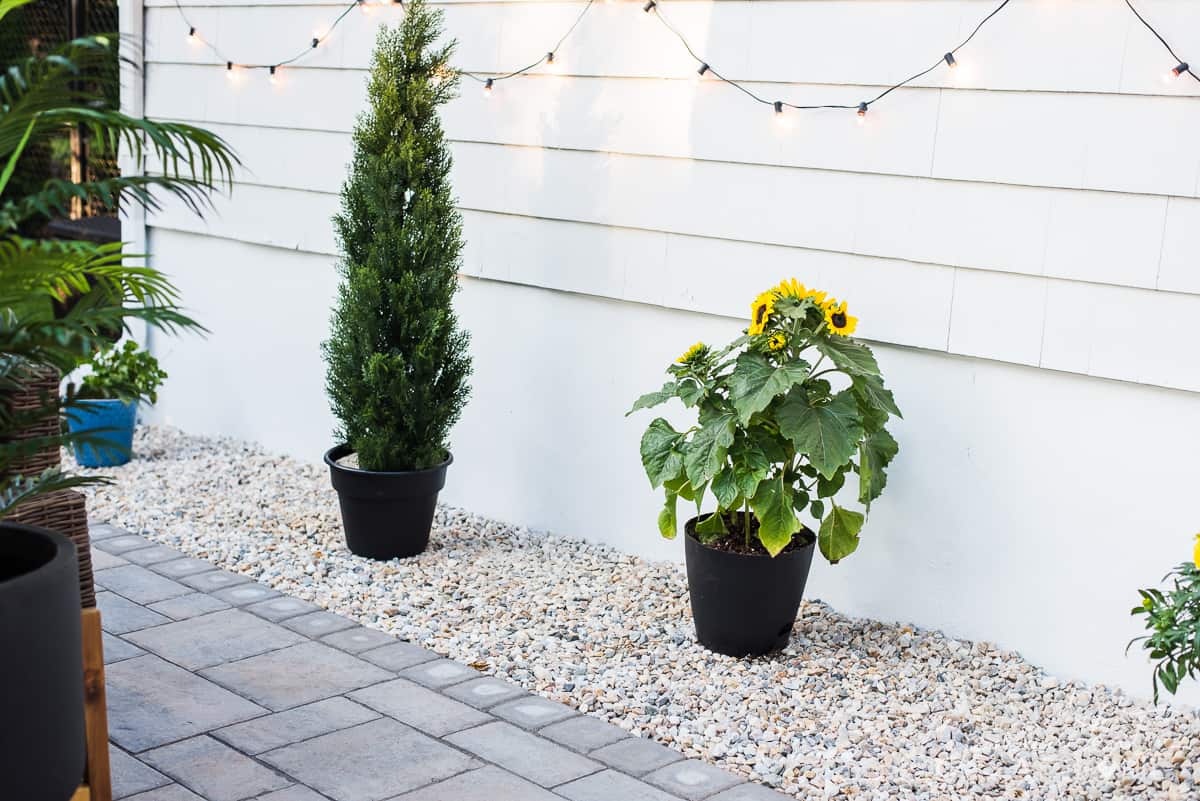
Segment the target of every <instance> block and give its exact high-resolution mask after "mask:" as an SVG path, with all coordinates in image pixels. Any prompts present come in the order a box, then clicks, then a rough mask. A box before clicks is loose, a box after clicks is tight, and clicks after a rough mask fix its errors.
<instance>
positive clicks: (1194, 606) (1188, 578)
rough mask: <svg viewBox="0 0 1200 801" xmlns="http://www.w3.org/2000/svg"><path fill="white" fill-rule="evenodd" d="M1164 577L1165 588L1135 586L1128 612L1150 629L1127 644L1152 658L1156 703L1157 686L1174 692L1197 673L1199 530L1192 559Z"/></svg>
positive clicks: (1199, 663) (1199, 662)
mask: <svg viewBox="0 0 1200 801" xmlns="http://www.w3.org/2000/svg"><path fill="white" fill-rule="evenodd" d="M1166 579H1170V580H1171V585H1172V586H1171V589H1169V590H1167V591H1166V592H1163V591H1162V590H1159V589H1155V588H1150V589H1146V590H1138V593H1139V594H1140V595H1141V596H1142V602H1141V603H1140V604H1138V605H1137V606H1135V607H1134V608H1133V610H1132V612H1131V614H1133V615H1145V617H1146V629H1147V630H1148V631H1149V632H1150V633H1149V634H1146V635H1144V636H1141V637H1135V638H1134V639H1133V640H1131V641H1130V643H1129V647H1132V646H1133V644H1134V643H1138V642H1140V643H1141V644H1142V648H1143V649H1145V650H1147V651H1149V652H1150V658H1151V659H1152V660H1154V662H1155V664H1154V672H1153V674H1152V678H1151V683H1152V686H1153V687H1154V703H1156V704H1157V703H1158V693H1159V689H1160V688H1163V689H1166V691H1167V692H1169V693H1171V694H1172V695H1174V694H1175V691H1176V690H1177V689H1179V683H1180V682H1181V681H1183V680H1184V679H1185V678H1190V679H1195V678H1196V677H1197V675H1200V534H1197V535H1196V541H1195V545H1194V546H1193V550H1192V561H1191V562H1183V563H1181V564H1179V565H1178V566H1176V567H1175V569H1174V570H1172V571H1171V572H1170V573H1168V574H1167V575H1166V577H1165V578H1164V580H1166ZM1129 647H1126V649H1125V650H1126V651H1128V650H1129Z"/></svg>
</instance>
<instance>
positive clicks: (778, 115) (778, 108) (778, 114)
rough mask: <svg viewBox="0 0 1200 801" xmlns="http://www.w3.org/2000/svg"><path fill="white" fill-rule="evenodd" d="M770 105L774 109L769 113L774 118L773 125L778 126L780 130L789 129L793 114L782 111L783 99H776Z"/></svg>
mask: <svg viewBox="0 0 1200 801" xmlns="http://www.w3.org/2000/svg"><path fill="white" fill-rule="evenodd" d="M771 107H772V108H774V109H775V113H774V114H772V115H771V116H772V117H774V118H775V127H777V128H779V129H781V130H789V129H791V127H792V122H793V120H792V118H793V117H794V116H795V115H794V114H786V113H784V111H785V109H784V107H783V101H782V100H776V101H775V102H774V103H772V104H771Z"/></svg>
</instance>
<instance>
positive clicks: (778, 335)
mask: <svg viewBox="0 0 1200 801" xmlns="http://www.w3.org/2000/svg"><path fill="white" fill-rule="evenodd" d="M767 347H768V348H770V349H771V350H783V349H784V348H785V347H787V337H785V336H784V335H783V332H781V331H776V332H775V333H774V334H771V338H770V339H768V340H767ZM1198 547H1200V546H1198Z"/></svg>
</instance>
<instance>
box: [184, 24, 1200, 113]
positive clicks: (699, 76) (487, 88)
mask: <svg viewBox="0 0 1200 801" xmlns="http://www.w3.org/2000/svg"><path fill="white" fill-rule="evenodd" d="M174 1H175V8H176V10H177V11H178V12H179V15H180V17H182V18H183V21H184V23H185V24H186V25H188V39H189V40H190V41H193V42H202V43H203V44H205V45H206V46H207V47H208V48H209V49H210V50H212V51H213V53H215V54H216V55H217V56H218V58H219V59H220V60H223V61H225V69H226V72H227V73H228V75H229V77H230V79H231V80H233V79H235V70H234V67H235V66H236V67H238V68H239V69H267V71H268V75H269V78H270V79H271V81H272V82H274V81H275V79H276V78H277V75H276V70H277V68H279V67H282V66H283V65H285V64H291V63H292V62H295V61H297V60H299V59H301V58H303V57H304V56H305V55H306V54H308V53H310V52H312V50H314V49H316V48H317V47H318V46H320V44H321V43H322V42H323V41H324V40H325V39H326V38H327V37H329V36H330V35H331V34H332V33H333V29H334V28H336V27H337V26H338V24H339V23H341V22H342V20H343V19H345V17H346V15H347V14H348V13H349V12H350V11H351V9H353V8H354V7H356V6H357V7H359V8H361V9H362V10H363V12H364V13H369V12H370V10H371V8H370V6H371V5H372V3H371V0H352V2H350V3H349V4H348V5H347V6H346V7H345V8H344V9H343V10H342V12H341V14H339V15H338V16H337V18H335V19H334V21H333V22H332V24H330V26H329V27H328V28H327V29H326V30H325V32H324V33H319V34H317V35H314V36H313V38H312V40H311V45H310V47H308V48H305V50H303V51H301V52H299V53H297V54H296V55H294V56H292V57H291V58H288V59H284V60H282V61H277V62H275V63H273V64H271V63H267V64H235V62H234V61H233V60H231V59H227V58H225V57H224V56H223V55H222V54H221V52H220V51H219V50H218V49H217V47H216V46H215V45H214V44H212V43H211V42H206V41H204V40H202V39H200V37H199V36H197V34H196V28H195V26H193V25H191V23H190V21H189V20H188V17H187V14H186V13H185V11H184V9H183V6H182V5H180V2H179V0H174ZM379 1H380V2H381V3H385V2H387V0H379ZM1124 1H1125V5H1126V6H1128V7H1129V10H1130V11H1131V12H1133V14H1134V16H1136V17H1137V19H1138V21H1139V22H1141V23H1142V25H1144V26H1145V27H1146V29H1147V30H1149V31H1150V32H1151V33H1152V34H1153V35H1154V36H1155V38H1157V39H1158V41H1159V42H1160V43H1161V44H1162V46H1163V47H1164V48H1165V49H1166V50H1167V52H1168V53H1170V55H1171V57H1172V58H1173V59H1175V62H1176V66H1175V67H1173V68H1172V69H1171V70H1170V72H1168V73H1167V74H1166V76H1164V80H1170V79H1174V78H1179V77H1181V76H1183V75H1184V74H1187V75H1190V76H1191V77H1192V78H1194V79H1196V80H1197V81H1200V75H1197V74H1196V73H1195V72H1194V71H1193V70H1192V69H1191V67H1190V66H1189V65H1188V63H1187V62H1186V61H1184V60H1183V59H1181V58H1179V56H1178V55H1176V53H1175V51H1174V50H1173V49H1172V48H1171V45H1170V44H1169V43H1168V42H1167V40H1166V39H1164V38H1163V36H1162V35H1161V34H1160V33H1159V32H1158V31H1157V30H1156V29H1155V28H1154V26H1153V25H1151V24H1150V22H1149V21H1148V20H1147V19H1146V18H1145V17H1144V16H1142V14H1141V13H1140V12H1139V11H1138V10H1137V8H1136V7H1135V6H1134V5H1133V2H1132V0H1124ZM392 2H393V3H395V4H398V5H400V6H401V7H403V6H404V0H392ZM594 2H595V0H587V2H586V3H585V4H584V6H583V9H582V10H581V11H580V12H579V16H577V17H576V18H575V20H574V22H572V23H571V26H570V27H569V28H568V29H567V31H566V33H564V34H563V35H562V37H561V38H560V39H559V40H558V43H557V44H556V45H555V47H554V48H553V49H551V50H549V51H547V53H546V55H545V56H543V57H542V58H540V59H538V60H537V61H535V62H533V63H532V64H530V65H528V66H526V67H522V68H521V69H518V70H514V71H512V72H510V73H507V74H505V75H497V76H491V77H486V78H485V77H483V76H481V75H477V74H475V73H472V72H468V71H466V70H458V71H457V72H458V74H459V75H462V76H464V77H467V78H470V79H472V80H475V81H478V82H480V83H482V84H483V92H484V94H485V95H487V96H490V95H491V94H492V90H493V87H494V86H495V82H496V81H502V80H507V79H509V78H515V77H517V76H518V75H523V74H525V73H527V72H529V71H531V70H533V69H535V68H537V67H538V66H540V65H542V64H546V65H553V64H554V63H555V53H556V52H557V51H558V49H559V48H560V47H561V46H562V44H563V42H565V41H566V40H567V38H568V37H569V36H570V35H571V34H572V33H573V32H574V30H575V29H576V28H577V27H578V26H579V23H580V22H581V21H582V20H583V18H584V16H585V15H586V14H587V12H588V10H589V9H591V7H592V4H593V3H594ZM606 2H613V0H606ZM1011 2H1012V0H1001V1H1000V3H999V4H998V5H997V6H996V7H995V8H993V9H992V11H991V12H990V13H988V14H987V15H986V16H985V17H984V18H983V19H981V20H980V21H979V23H978V24H977V25H976V26H975V27H974V29H972V31H971V33H970V34H969V35H968V36H967V37H966V38H965V39H964V40H963V41H962V42H961V43H959V45H958V46H957V47H954V48H952V49H951V50H948V51H946V53H944V54H943V55H942V57H941V58H939V59H938V60H937V62H935V63H934V64H932V65H931V66H929V67H927V68H926V69H924V70H922V71H920V72H918V73H916V74H915V75H912V76H911V77H909V78H906V79H905V80H903V81H901V82H900V83H897V84H894V85H892V86H889V87H887V88H886V89H884V90H883V91H881V92H880V93H879V94H877V95H876V96H875V97H873V98H871V99H870V100H864V101H861V102H859V103H858V104H836V103H826V104H817V105H802V104H796V103H788V102H785V101H781V100H767V99H766V98H763V97H761V96H759V95H757V94H755V93H754V92H753V91H751V90H750V89H748V88H747V87H746V86H744V85H742V83H741V82H739V81H735V80H733V79H731V78H727V77H725V76H724V75H722V74H721V73H720V72H718V71H717V70H716V69H714V68H713V67H712V65H710V64H709V63H708V62H707V61H705V60H704V59H702V58H700V56H698V55H697V54H696V52H695V50H694V49H693V48H692V46H691V45H690V44H689V43H688V40H687V38H686V37H684V36H683V34H682V33H680V32H679V31H678V30H677V29H676V28H675V27H674V26H673V25H671V23H670V21H669V20H668V19H666V18H665V17H664V16H663V13H662V9H661V8H659V4H658V0H646V3H645V5H643V6H642V11H643V12H645V13H647V14H649V13H650V12H651V11H653V12H654V16H655V17H657V18H658V20H659V21H660V22H661V23H662V24H663V25H664V26H665V27H666V28H667V30H669V31H670V32H671V33H672V34H674V35H675V37H676V38H677V39H678V40H679V42H680V44H682V45H683V47H684V49H685V50H686V51H687V53H688V55H690V56H691V57H692V58H693V59H695V61H696V63H697V64H699V67H698V69H697V70H696V75H695V76H694V78H693V80H696V81H700V80H703V79H704V77H705V76H706V75H709V74H711V75H712V76H713V77H714V78H716V79H717V80H719V81H722V82H723V83H726V84H729V85H730V86H732V87H733V88H735V89H737V90H738V91H740V92H741V93H742V94H744V95H746V96H747V97H749V98H751V99H752V100H754V101H756V102H758V103H762V104H764V105H769V106H772V107H773V108H774V110H775V117H776V118H777V119H782V118H783V117H784V116H785V115H784V114H783V110H784V109H787V108H790V109H795V110H803V111H807V110H815V109H850V110H854V111H856V112H857V116H858V121H859V123H860V124H862V123H864V122H865V119H866V115H867V111H868V110H869V109H870V107H871V105H873V104H874V103H877V102H879V101H880V100H882V99H883V98H885V97H887V96H888V95H889V94H891V93H892V92H894V91H896V90H897V89H900V88H902V87H905V86H908V85H909V84H912V83H914V82H915V81H917V80H919V79H921V78H923V77H924V76H925V75H928V74H929V73H930V72H932V71H933V70H935V69H937V68H938V67H941V66H943V65H944V66H945V67H946V68H948V69H951V70H953V69H956V68H957V67H958V60H957V59H956V57H955V54H956V53H957V52H958V51H959V50H960V49H962V48H963V47H965V46H966V45H967V44H968V43H970V42H971V40H972V39H974V38H975V35H976V34H978V33H979V31H980V29H982V28H983V26H984V25H985V24H987V23H988V22H989V21H990V20H991V19H992V18H993V17H995V16H996V15H997V14H999V13H1000V11H1001V10H1003V9H1004V8H1005V7H1007V6H1008V5H1009V3H1011Z"/></svg>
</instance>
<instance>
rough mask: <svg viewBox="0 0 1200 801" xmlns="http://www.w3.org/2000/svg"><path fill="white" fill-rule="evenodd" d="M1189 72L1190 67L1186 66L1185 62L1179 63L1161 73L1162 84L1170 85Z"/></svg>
mask: <svg viewBox="0 0 1200 801" xmlns="http://www.w3.org/2000/svg"><path fill="white" fill-rule="evenodd" d="M1190 71H1191V67H1189V66H1188V63H1187V62H1186V61H1183V62H1180V63H1179V64H1177V65H1175V66H1174V67H1171V69H1169V70H1167V71H1166V72H1165V73H1163V77H1162V80H1163V83H1171V82H1172V81H1174V80H1175V79H1176V78H1178V77H1179V76H1180V75H1183V74H1184V73H1185V72H1190Z"/></svg>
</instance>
